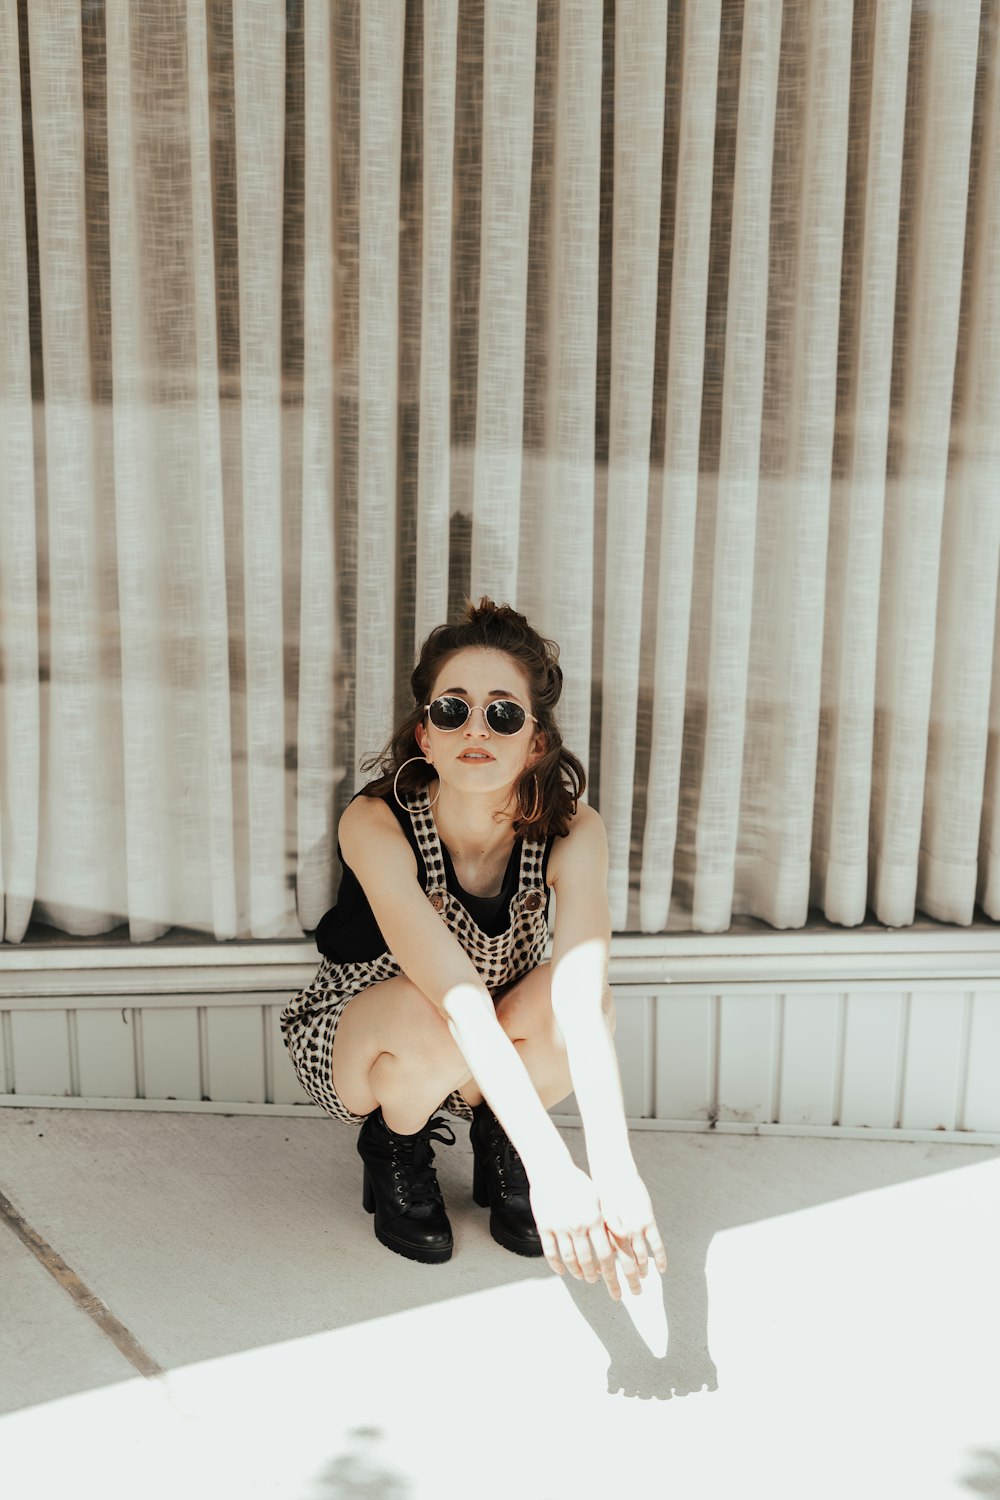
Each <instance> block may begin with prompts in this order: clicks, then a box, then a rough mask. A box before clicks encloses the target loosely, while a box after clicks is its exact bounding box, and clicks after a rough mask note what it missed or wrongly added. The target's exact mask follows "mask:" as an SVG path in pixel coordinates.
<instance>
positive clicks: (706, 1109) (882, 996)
mask: <svg viewBox="0 0 1000 1500" xmlns="http://www.w3.org/2000/svg"><path fill="white" fill-rule="evenodd" d="M286 969H287V966H285V967H283V968H282V969H281V971H280V973H278V972H276V973H275V974H274V975H273V979H274V980H275V983H274V984H273V986H272V985H271V984H268V983H267V979H268V978H271V977H272V976H270V975H267V974H266V971H265V966H264V965H262V964H260V963H256V964H248V965H247V967H246V969H245V970H244V971H243V972H242V973H241V972H240V970H239V967H238V966H236V965H233V966H232V967H231V969H230V970H229V971H228V974H227V980H226V986H225V987H223V988H220V990H218V991H213V989H212V988H211V985H210V984H209V983H207V982H206V973H207V971H206V968H205V966H204V965H203V964H202V965H199V966H198V968H197V969H193V970H192V971H191V972H190V973H188V974H181V975H180V979H179V982H178V983H177V984H176V985H175V983H174V980H175V978H177V976H176V975H175V974H174V973H173V972H172V971H170V970H168V969H161V970H160V971H159V972H158V974H157V976H156V977H157V979H158V982H159V983H160V985H161V987H162V989H163V990H164V991H165V992H164V993H159V994H158V993H156V992H155V991H154V990H153V989H152V987H151V980H150V977H149V973H147V974H146V975H145V976H144V986H143V987H142V988H141V989H140V986H139V985H138V984H136V983H135V978H136V976H135V974H134V973H133V975H132V979H133V986H134V988H133V991H132V993H129V992H128V991H127V988H126V986H125V985H124V984H123V983H122V982H120V981H121V976H119V981H118V982H116V984H115V986H114V987H112V988H111V990H110V992H108V991H107V990H101V991H98V992H96V993H90V994H87V995H80V994H77V995H72V994H71V993H70V992H69V989H68V984H67V975H66V973H65V972H63V973H61V974H60V975H59V976H58V983H57V984H53V983H50V981H49V979H47V978H46V976H45V975H44V974H40V975H39V976H36V978H37V983H38V987H39V990H40V993H39V994H38V995H37V996H35V995H24V994H22V995H16V996H15V995H11V994H9V993H8V994H7V995H4V994H3V993H2V992H0V1102H3V1103H6V1104H9V1105H17V1104H20V1103H28V1102H30V1103H31V1104H32V1105H34V1106H37V1105H39V1104H45V1103H49V1104H52V1105H57V1104H66V1105H68V1106H72V1107H121V1108H143V1109H154V1108H157V1107H162V1108H165V1109H178V1108H191V1109H205V1110H211V1111H215V1110H219V1109H224V1108H232V1109H233V1110H234V1111H239V1112H253V1111H261V1112H272V1111H284V1112H291V1113H294V1112H296V1111H301V1112H303V1113H306V1112H308V1113H315V1112H316V1111H315V1107H314V1106H312V1105H311V1104H310V1102H309V1100H308V1097H307V1096H306V1094H305V1093H304V1092H303V1090H302V1089H301V1087H300V1085H299V1083H298V1080H297V1079H296V1077H295V1074H294V1072H293V1070H292V1067H291V1064H290V1063H289V1060H288V1056H287V1053H286V1051H285V1048H284V1045H283V1043H282V1039H281V1032H280V1026H279V1017H280V1013H281V1008H282V1006H283V1004H284V1003H285V1001H286V1000H287V998H288V995H289V993H290V992H291V991H290V990H289V989H288V988H287V987H286V983H285V981H286V980H287V978H288V974H287V972H286ZM96 972H98V971H95V974H96ZM100 972H101V973H103V972H105V971H100ZM150 972H152V971H150ZM833 974H835V965H834V964H833V963H832V961H829V958H828V957H827V959H826V960H825V961H824V976H823V983H821V984H818V983H817V982H816V980H815V978H806V977H804V978H803V979H802V981H801V982H800V983H796V984H791V983H786V984H784V985H783V986H780V987H779V986H777V985H772V986H771V987H770V988H768V987H767V986H766V985H765V984H764V983H763V980H762V979H760V978H758V979H755V980H754V981H753V982H749V983H747V984H744V985H739V984H735V983H729V984H727V985H725V986H717V985H713V984H710V983H705V984H696V983H686V984H662V983H661V984H657V983H650V982H644V983H635V984H630V983H615V984H614V986H613V987H614V990H615V997H616V1004H617V1015H618V1024H617V1032H616V1046H617V1050H618V1055H619V1060H620V1066H621V1075H622V1088H623V1094H624V1098H625V1106H626V1112H627V1114H628V1116H629V1118H630V1119H631V1120H632V1121H633V1122H635V1123H636V1124H637V1125H641V1126H644V1127H648V1128H654V1129H655V1128H664V1129H690V1130H704V1129H718V1130H727V1129H728V1130H736V1131H745V1130H757V1131H761V1132H768V1133H770V1132H774V1131H780V1132H785V1133H789V1134H815V1133H821V1134H831V1135H836V1134H837V1133H844V1134H847V1133H851V1134H855V1133H859V1132H870V1133H878V1134H879V1135H886V1134H888V1135H894V1136H897V1137H899V1138H912V1139H924V1138H936V1139H943V1138H961V1139H965V1140H969V1139H980V1140H984V1141H1000V1087H998V1079H1000V983H998V982H997V981H992V982H989V983H984V984H982V985H981V986H979V987H969V988H958V987H956V986H955V985H954V984H953V985H952V986H951V987H950V988H949V987H947V986H945V984H944V983H943V982H942V980H941V978H940V976H938V977H936V978H935V980H934V981H933V982H931V983H929V984H926V985H918V986H913V985H912V984H911V985H909V986H907V985H906V984H905V983H900V984H897V987H896V988H895V989H892V988H890V987H889V986H888V984H887V983H886V981H885V978H884V976H879V978H878V981H877V982H871V983H870V984H869V985H866V986H864V987H852V986H850V985H847V984H842V985H841V987H840V988H839V989H838V988H837V987H836V986H834V985H833V984H831V983H830V982H829V976H830V975H833ZM262 975H263V977H264V982H261V980H262ZM91 977H93V976H91ZM612 977H613V978H614V965H613V966H612ZM907 977H909V976H907ZM77 978H78V981H79V980H80V978H81V976H80V975H78V976H77ZM195 979H197V980H198V983H197V984H196V983H195V982H194V980H195ZM25 982H26V981H25V980H24V976H23V975H22V984H23V983H25ZM53 991H54V992H53ZM575 1110H576V1105H575V1101H574V1100H573V1099H572V1098H570V1099H569V1100H567V1101H566V1102H565V1103H564V1104H563V1105H562V1106H560V1107H558V1108H557V1109H556V1110H555V1111H554V1114H556V1116H557V1117H561V1118H572V1117H573V1115H574V1114H575Z"/></svg>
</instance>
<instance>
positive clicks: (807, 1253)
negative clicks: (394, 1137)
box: [0, 1110, 1000, 1500]
mask: <svg viewBox="0 0 1000 1500" xmlns="http://www.w3.org/2000/svg"><path fill="white" fill-rule="evenodd" d="M456 1131H457V1134H458V1137H459V1140H458V1144H457V1145H456V1146H455V1147H452V1148H450V1149H449V1148H444V1147H442V1148H440V1149H439V1152H438V1162H439V1165H440V1169H441V1170H440V1175H441V1181H442V1186H443V1188H444V1191H445V1197H446V1201H447V1203H448V1206H449V1211H450V1214H451V1217H452V1223H453V1226H454V1229H455V1235H456V1253H455V1256H454V1258H453V1259H452V1261H451V1262H449V1264H448V1265H446V1266H441V1267H424V1266H418V1265H414V1264H412V1263H410V1262H407V1261H405V1260H402V1259H400V1258H399V1257H398V1256H394V1255H391V1254H390V1253H389V1252H388V1251H385V1250H383V1249H382V1247H381V1246H379V1245H378V1244H377V1243H376V1242H375V1240H374V1238H373V1237H372V1234H371V1221H370V1219H369V1217H368V1216H367V1215H366V1214H364V1213H363V1212H362V1210H361V1206H360V1163H359V1161H358V1158H357V1156H356V1154H355V1151H354V1136H353V1134H352V1133H351V1132H350V1131H349V1130H348V1129H346V1128H343V1127H340V1126H337V1125H334V1124H332V1123H328V1122H326V1121H324V1120H313V1119H304V1120H295V1119H291V1120H287V1119H275V1118H259V1117H253V1116H241V1117H233V1118H230V1117H223V1116H195V1115H138V1114H115V1113H110V1112H109V1113H106V1114H105V1113H88V1114H79V1113H75V1112H71V1111H58V1110H54V1111H37V1110H10V1111H0V1190H2V1191H3V1193H4V1194H6V1196H7V1197H8V1198H9V1199H10V1200H11V1201H12V1202H13V1204H14V1205H15V1207H16V1208H17V1209H18V1210H19V1212H20V1213H21V1214H22V1215H23V1217H24V1218H25V1219H26V1220H27V1221H28V1223H29V1224H30V1225H31V1226H32V1227H33V1229H34V1230H35V1231H36V1232H37V1233H38V1234H39V1235H40V1236H41V1237H42V1238H43V1239H44V1240H45V1241H47V1243H48V1244H49V1245H50V1246H51V1247H52V1248H53V1250H54V1251H56V1252H57V1253H58V1254H59V1255H60V1256H61V1257H62V1258H63V1260H64V1261H65V1262H66V1263H67V1264H68V1265H69V1266H70V1267H71V1268H72V1269H73V1271H74V1272H75V1273H76V1274H77V1276H78V1277H79V1278H80V1279H81V1281H82V1282H83V1283H85V1284H86V1286H87V1288H89V1290H90V1291H91V1292H93V1293H94V1294H95V1295H96V1296H97V1297H99V1298H100V1299H101V1300H102V1301H103V1302H104V1303H105V1304H106V1305H107V1307H108V1308H109V1309H110V1310H111V1312H112V1313H113V1314H114V1315H115V1317H116V1318H118V1319H119V1320H120V1321H121V1323H123V1324H124V1325H125V1326H126V1327H127V1328H128V1329H129V1330H130V1332H131V1333H132V1334H133V1335H134V1337H135V1339H136V1340H138V1342H139V1344H140V1345H141V1346H142V1348H143V1349H144V1350H145V1351H146V1353H147V1354H148V1355H149V1356H151V1358H152V1359H153V1360H155V1361H156V1362H157V1363H158V1364H159V1365H160V1366H162V1367H163V1369H164V1370H165V1372H166V1373H165V1374H164V1375H163V1376H159V1377H156V1378H153V1379H148V1378H143V1377H141V1376H139V1375H137V1374H136V1372H135V1370H134V1368H133V1366H132V1365H131V1364H130V1363H129V1362H128V1361H127V1360H126V1358H125V1357H124V1356H123V1355H122V1354H120V1353H119V1352H118V1350H117V1349H116V1348H115V1347H114V1345H113V1344H112V1343H111V1342H110V1341H109V1340H108V1338H107V1337H106V1336H105V1335H104V1333H102V1331H101V1330H100V1328H99V1327H98V1325H97V1324H96V1323H95V1322H93V1321H92V1320H91V1319H90V1318H89V1317H88V1316H87V1315H86V1314H85V1313H84V1312H83V1311H81V1310H80V1309H79V1308H78V1306H77V1305H76V1304H75V1303H74V1302H73V1301H72V1300H71V1299H70V1297H69V1295H68V1294H67V1292H66V1291H64V1290H63V1288H62V1287H61V1286H59V1285H58V1284H57V1283H56V1281H55V1280H54V1279H53V1278H52V1277H51V1276H50V1275H49V1274H48V1273H47V1272H46V1270H45V1269H44V1268H43V1267H42V1265H41V1264H40V1263H39V1261H38V1260H37V1259H36V1258H35V1257H34V1256H33V1255H32V1254H31V1253H30V1252H29V1250H28V1249H27V1248H26V1247H25V1246H24V1245H23V1244H22V1243H21V1241H20V1240H19V1239H17V1238H16V1237H15V1235H14V1234H13V1233H12V1231H11V1230H10V1228H9V1227H7V1226H6V1225H5V1224H2V1223H0V1278H2V1280H0V1300H2V1318H0V1354H2V1357H0V1412H2V1415H0V1474H2V1492H3V1495H4V1497H5V1500H21V1497H22V1496H23V1497H25V1500H27V1497H29V1496H30V1497H32V1500H56V1497H59V1500H62V1497H64V1496H67V1495H77V1496H80V1495H83V1496H86V1497H88V1500H89V1497H91V1496H94V1497H98V1496H99V1497H108V1500H112V1497H113V1500H126V1497H128V1500H132V1497H134V1496H142V1497H144V1500H145V1497H148V1500H154V1497H155V1500H159V1497H161V1496H162V1497H164V1500H166V1497H170V1500H176V1497H180V1496H184V1497H185V1500H199V1497H201V1496H206V1497H207V1496H212V1497H218V1500H228V1497H229V1496H233V1497H240V1500H242V1497H254V1496H268V1497H280V1500H341V1497H345V1500H360V1497H378V1500H440V1497H442V1496H457V1495H463V1496H468V1497H469V1500H508V1497H516V1500H564V1497H565V1500H571V1497H590V1496H599V1495H600V1496H605V1495H609V1494H612V1495H613V1494H618V1493H631V1494H641V1495H642V1496H644V1497H646V1496H657V1497H658V1496H668V1495H669V1496H676V1497H677V1500H700V1497H703V1496H704V1497H716V1496H718V1497H720V1500H721V1497H726V1500H728V1497H731V1496H756V1495H761V1496H768V1497H782V1500H784V1497H788V1500H793V1497H794V1500H806V1497H808V1500H818V1497H827V1496H829V1497H834V1496H836V1497H837V1500H841V1497H848V1496H849V1497H851V1500H869V1497H871V1500H876V1497H878V1500H896V1497H899V1500H924V1497H927V1500H946V1497H952V1496H955V1497H965V1500H970V1497H972V1496H984V1495H985V1496H1000V1356H998V1353H997V1351H998V1349H1000V1290H998V1276H997V1269H996V1267H997V1263H998V1246H1000V1150H997V1149H996V1148H990V1147H983V1146H968V1147H966V1146H951V1145H941V1146H938V1145H930V1146H928V1145H924V1144H903V1143H896V1142H892V1143H883V1142H874V1141H872V1142H869V1141H836V1140H815V1139H813V1140H791V1139H787V1138H775V1137H768V1138H755V1137H751V1136H718V1137H716V1136H696V1135H690V1136H688V1135H678V1134H658V1133H652V1132H642V1133H637V1134H636V1135H634V1137H633V1143H634V1149H635V1152H636V1157H637V1160H638V1162H639V1165H640V1168H641V1170H642V1171H643V1173H644V1175H645V1177H646V1180H647V1183H648V1184H649V1186H650V1189H651V1192H652V1193H653V1197H654V1201H655V1202H656V1205H657V1209H658V1215H659V1221H660V1227H661V1229H662V1231H663V1233H664V1237H665V1239H666V1241H667V1248H668V1254H669V1255H670V1268H669V1270H668V1274H667V1277H666V1278H665V1280H664V1281H663V1283H660V1282H659V1280H658V1278H656V1277H655V1275H654V1276H651V1278H650V1280H649V1282H648V1283H647V1286H646V1289H645V1291H644V1293H643V1296H642V1297H641V1298H640V1299H637V1300H635V1301H631V1300H630V1299H627V1300H626V1303H625V1304H623V1305H622V1306H620V1307H616V1306H614V1305H613V1304H612V1303H611V1302H610V1300H609V1299H608V1297H607V1295H606V1293H605V1292H604V1291H603V1290H602V1289H601V1288H600V1287H581V1286H578V1285H577V1284H574V1283H569V1282H566V1281H560V1280H558V1279H557V1278H555V1277H554V1276H553V1275H552V1273H551V1272H550V1271H549V1270H548V1268H547V1267H546V1266H545V1264H544V1262H535V1261H526V1260H521V1259H519V1258H517V1257H515V1256H511V1255H509V1254H507V1253H506V1252H505V1251H503V1250H502V1249H500V1248H499V1247H498V1246H496V1245H495V1244H494V1243H493V1241H492V1240H491V1239H490V1237H489V1234H488V1232H487V1227H486V1214H485V1213H484V1212H483V1211H482V1210H479V1209H477V1208H475V1206H474V1205H473V1204H472V1201H471V1195H470V1192H469V1184H470V1181H471V1154H470V1151H469V1147H468V1141H467V1132H466V1129H465V1127H464V1126H463V1125H461V1124H460V1123H459V1122H456ZM566 1138H567V1140H568V1141H569V1143H570V1146H571V1149H572V1150H573V1152H574V1154H575V1155H577V1156H578V1158H579V1153H580V1151H581V1149H582V1140H581V1137H580V1135H579V1133H578V1132H575V1131H568V1132H566ZM667 1324H669V1334H670V1342H669V1349H668V1351H667V1353H666V1356H664V1355H663V1344H664V1338H665V1335H666V1327H667ZM709 1351H710V1352H709ZM715 1369H717V1372H718V1373H717V1377H716V1376H715V1373H714V1370H715ZM716 1386H717V1388H716Z"/></svg>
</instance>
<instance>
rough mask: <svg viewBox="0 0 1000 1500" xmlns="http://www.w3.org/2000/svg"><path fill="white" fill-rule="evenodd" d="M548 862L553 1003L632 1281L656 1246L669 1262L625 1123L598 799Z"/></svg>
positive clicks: (611, 1222) (597, 1180)
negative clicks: (596, 807) (553, 924)
mask: <svg viewBox="0 0 1000 1500" xmlns="http://www.w3.org/2000/svg"><path fill="white" fill-rule="evenodd" d="M549 870H550V878H551V880H552V884H553V888H554V889H555V892H556V930H555V936H554V939H553V948H552V1010H553V1014H554V1015H555V1018H556V1021H557V1023H558V1026H559V1029H560V1031H561V1032H562V1034H563V1040H564V1041H565V1043H566V1051H567V1054H568V1057H569V1067H570V1074H571V1076H572V1079H573V1090H574V1092H575V1094H576V1100H577V1104H578V1105H579V1109H580V1117H581V1120H582V1121H583V1130H584V1136H585V1138H586V1142H587V1159H588V1161H589V1163H590V1172H591V1176H592V1178H593V1181H594V1184H595V1186H596V1188H597V1191H598V1194H599V1196H600V1200H601V1207H602V1210H603V1215H604V1221H605V1224H606V1226H607V1229H608V1232H609V1233H610V1234H611V1236H612V1238H613V1240H614V1241H615V1243H616V1245H617V1246H618V1248H620V1249H621V1250H622V1252H623V1256H624V1264H625V1270H626V1275H627V1277H628V1280H629V1284H630V1285H631V1287H632V1289H633V1291H636V1290H638V1276H639V1275H644V1274H645V1272H646V1267H647V1262H648V1259H649V1257H650V1256H652V1257H653V1259H654V1261H655V1263H656V1265H657V1266H658V1268H659V1269H660V1270H661V1271H665V1270H666V1264H667V1262H666V1254H665V1251H664V1248H663V1241H662V1240H661V1238H660V1233H659V1230H658V1228H657V1225H656V1219H655V1216H654V1214H653V1209H652V1205H651V1203H650V1200H649V1194H648V1192H647V1191H646V1188H645V1185H644V1184H643V1182H642V1179H641V1178H640V1176H639V1173H638V1171H637V1170H636V1165H635V1161H634V1160H633V1157H632V1150H631V1147H630V1145H629V1138H628V1127H627V1125H626V1123H625V1107H624V1102H623V1099H622V1087H621V1077H620V1074H619V1071H618V1059H617V1057H616V1055H615V1047H614V1041H613V1039H612V1029H611V1005H610V992H609V990H608V982H607V971H608V949H609V946H610V941H611V918H610V914H609V911H608V899H607V882H608V842H607V834H606V832H605V828H604V824H603V822H602V821H601V818H600V816H599V814H598V813H596V812H595V811H594V810H593V808H590V807H587V806H585V805H581V807H580V808H579V809H578V811H577V814H576V817H575V818H574V820H573V823H572V826H571V828H570V832H569V834H568V836H567V837H566V839H565V840H564V841H563V842H562V843H561V844H557V845H556V847H555V848H554V849H553V854H552V857H551V859H550V864H549ZM630 1262H631V1263H632V1266H633V1268H634V1269H633V1270H631V1271H630V1270H629V1263H630ZM570 1269H573V1268H572V1267H570Z"/></svg>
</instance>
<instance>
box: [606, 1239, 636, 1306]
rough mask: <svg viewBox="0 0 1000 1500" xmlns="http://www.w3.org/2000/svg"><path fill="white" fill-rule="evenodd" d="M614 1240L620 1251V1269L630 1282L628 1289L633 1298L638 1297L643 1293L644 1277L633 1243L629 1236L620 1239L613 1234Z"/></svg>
mask: <svg viewBox="0 0 1000 1500" xmlns="http://www.w3.org/2000/svg"><path fill="white" fill-rule="evenodd" d="M612 1238H613V1239H614V1242H615V1248H616V1249H617V1251H618V1264H619V1267H620V1269H621V1272H622V1275H623V1276H624V1277H625V1280H626V1281H627V1282H628V1289H629V1291H630V1292H631V1293H632V1294H633V1296H636V1297H638V1295H639V1293H640V1292H641V1291H642V1277H641V1276H640V1274H639V1267H638V1264H637V1263H636V1257H635V1252H634V1250H633V1249H632V1241H631V1239H630V1238H629V1237H628V1236H627V1235H623V1236H622V1237H621V1238H619V1236H618V1235H616V1234H612Z"/></svg>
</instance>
